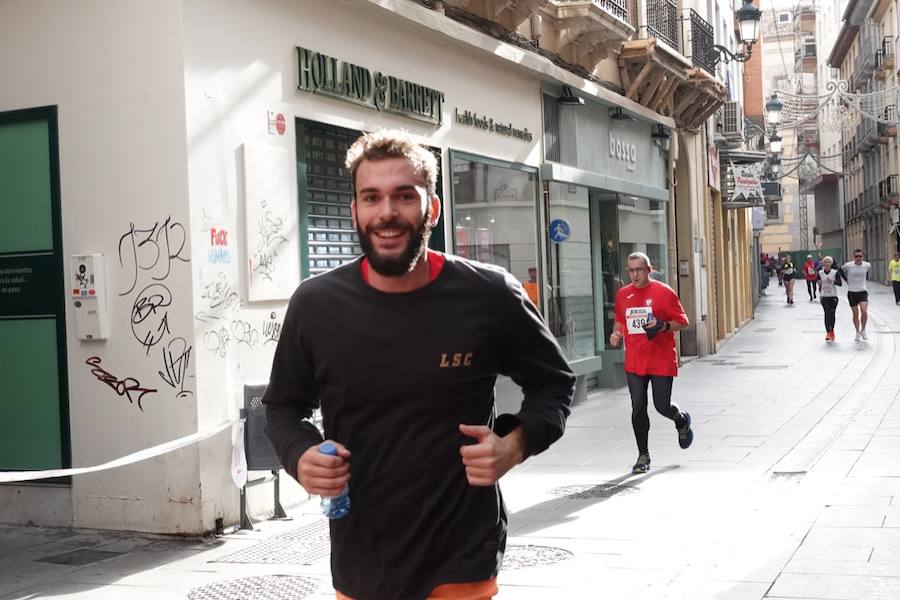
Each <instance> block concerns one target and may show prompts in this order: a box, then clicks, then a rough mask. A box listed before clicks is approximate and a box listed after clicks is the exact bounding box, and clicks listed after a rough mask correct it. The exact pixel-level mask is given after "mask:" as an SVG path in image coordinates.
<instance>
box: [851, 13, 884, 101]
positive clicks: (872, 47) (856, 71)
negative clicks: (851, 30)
mask: <svg viewBox="0 0 900 600" xmlns="http://www.w3.org/2000/svg"><path fill="white" fill-rule="evenodd" d="M880 40H881V35H880V33H879V31H878V25H876V24H875V23H873V22H872V21H867V22H866V23H864V24H863V25H862V26H860V28H859V54H857V55H856V61H854V63H853V85H854V87H855V88H859V87H861V86H862V85H863V84H864V83H865V82H866V81H867V80H868V79H869V78H871V77H872V74H873V73H874V72H875V53H876V52H877V51H878V50H879V48H880V46H879V44H880Z"/></svg>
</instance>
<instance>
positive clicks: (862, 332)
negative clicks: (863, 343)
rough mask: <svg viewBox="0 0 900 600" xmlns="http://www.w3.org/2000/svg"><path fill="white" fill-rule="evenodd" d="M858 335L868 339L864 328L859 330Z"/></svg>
mask: <svg viewBox="0 0 900 600" xmlns="http://www.w3.org/2000/svg"><path fill="white" fill-rule="evenodd" d="M859 335H861V336H862V339H864V340H868V339H869V336H867V335H866V330H865V329H861V330H860V331H859Z"/></svg>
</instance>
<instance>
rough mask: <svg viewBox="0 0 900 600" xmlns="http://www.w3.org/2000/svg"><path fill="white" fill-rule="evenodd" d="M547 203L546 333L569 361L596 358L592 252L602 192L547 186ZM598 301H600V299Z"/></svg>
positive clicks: (563, 184)
mask: <svg viewBox="0 0 900 600" xmlns="http://www.w3.org/2000/svg"><path fill="white" fill-rule="evenodd" d="M547 186H548V192H549V198H550V204H549V213H548V223H549V231H548V237H549V241H548V244H549V248H548V250H549V252H548V258H549V265H548V267H547V268H548V273H549V277H548V281H549V283H550V290H551V296H550V300H549V302H548V310H547V315H548V321H549V323H548V324H549V325H550V330H551V331H552V332H553V335H554V336H556V339H557V341H558V342H559V345H560V347H561V348H562V349H563V351H564V352H565V354H566V357H567V358H568V359H569V360H576V359H579V358H587V357H591V356H596V355H597V354H598V347H597V340H598V338H599V336H600V331H598V329H597V299H596V295H597V294H598V293H602V292H600V291H599V290H598V288H597V286H596V285H595V277H594V273H595V264H594V253H595V252H594V248H595V245H594V244H593V243H592V242H593V241H594V240H595V239H596V238H597V234H596V233H595V232H596V231H599V223H598V222H597V221H598V218H599V214H598V213H597V209H598V208H599V200H600V192H599V191H596V190H591V189H590V188H587V187H584V186H579V185H573V184H568V183H558V182H550V183H548V184H547ZM600 301H601V302H602V298H601V300H600Z"/></svg>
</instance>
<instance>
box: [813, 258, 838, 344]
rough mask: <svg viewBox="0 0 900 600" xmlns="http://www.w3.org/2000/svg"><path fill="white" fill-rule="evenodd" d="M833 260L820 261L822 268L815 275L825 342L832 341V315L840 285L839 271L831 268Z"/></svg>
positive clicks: (834, 310) (836, 304)
mask: <svg viewBox="0 0 900 600" xmlns="http://www.w3.org/2000/svg"><path fill="white" fill-rule="evenodd" d="M833 265H834V259H833V258H831V257H830V256H826V257H825V258H823V259H822V268H821V269H819V272H818V273H817V277H818V278H819V279H818V283H819V297H820V299H821V300H820V301H821V302H822V310H823V311H824V312H825V341H826V342H833V341H834V320H835V319H834V314H835V312H836V311H837V306H838V295H837V286H839V285H841V270H840V269H835V268H834V267H833Z"/></svg>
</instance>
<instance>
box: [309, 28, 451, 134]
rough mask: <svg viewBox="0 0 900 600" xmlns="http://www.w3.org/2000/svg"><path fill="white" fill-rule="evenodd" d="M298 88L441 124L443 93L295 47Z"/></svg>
mask: <svg viewBox="0 0 900 600" xmlns="http://www.w3.org/2000/svg"><path fill="white" fill-rule="evenodd" d="M297 89H299V90H303V91H304V92H312V93H314V94H322V95H323V96H331V97H332V98H337V99H338V100H345V101H347V102H353V103H354V104H361V105H363V106H366V107H368V108H374V109H375V110H380V111H384V112H390V113H395V114H398V115H403V116H405V117H410V118H411V119H418V120H419V121H426V122H428V123H433V124H435V125H440V124H441V123H442V121H443V118H442V113H443V110H442V107H443V103H444V93H443V92H439V91H438V90H434V89H432V88H430V87H426V86H424V85H419V84H418V83H413V82H411V81H406V80H405V79H400V78H399V77H393V76H391V75H385V74H384V73H382V72H380V71H370V70H369V69H367V68H366V67H361V66H359V65H354V64H352V63H349V62H346V61H343V60H340V59H337V58H334V57H331V56H327V55H325V54H322V53H321V52H316V51H314V50H307V49H306V48H301V47H300V46H297Z"/></svg>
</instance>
